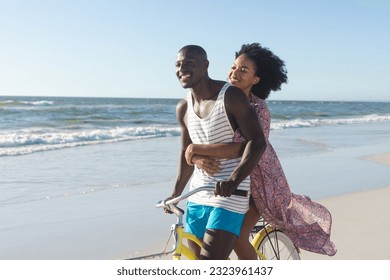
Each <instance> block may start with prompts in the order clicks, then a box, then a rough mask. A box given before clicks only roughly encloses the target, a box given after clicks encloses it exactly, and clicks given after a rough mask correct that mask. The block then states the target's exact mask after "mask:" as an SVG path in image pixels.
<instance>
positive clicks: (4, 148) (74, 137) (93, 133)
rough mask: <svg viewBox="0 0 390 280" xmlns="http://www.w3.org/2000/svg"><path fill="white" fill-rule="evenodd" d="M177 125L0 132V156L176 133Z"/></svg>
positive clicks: (166, 135) (174, 134) (177, 133)
mask: <svg viewBox="0 0 390 280" xmlns="http://www.w3.org/2000/svg"><path fill="white" fill-rule="evenodd" d="M179 135H180V129H179V128H178V127H158V126H148V127H125V128H122V127H117V128H112V129H94V130H83V131H58V130H51V131H49V130H45V131H43V130H41V129H24V130H19V131H14V132H8V133H7V132H0V156H15V155H26V154H31V153H34V152H42V151H50V150H58V149H64V148H72V147H77V146H86V145H95V144H103V143H114V142H122V141H131V140H139V139H148V138H158V137H171V136H179Z"/></svg>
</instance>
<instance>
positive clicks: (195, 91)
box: [191, 78, 220, 102]
mask: <svg viewBox="0 0 390 280" xmlns="http://www.w3.org/2000/svg"><path fill="white" fill-rule="evenodd" d="M219 90H220V85H219V83H218V82H216V81H214V80H212V79H210V78H208V79H207V80H206V81H205V82H203V83H201V84H199V85H197V86H196V87H194V88H192V89H191V92H192V96H193V98H194V99H195V100H196V101H198V102H201V101H203V100H215V99H216V96H217V95H218V93H219Z"/></svg>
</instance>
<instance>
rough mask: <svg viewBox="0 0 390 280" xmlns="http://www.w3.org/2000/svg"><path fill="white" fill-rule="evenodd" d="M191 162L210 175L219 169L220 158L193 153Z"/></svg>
mask: <svg viewBox="0 0 390 280" xmlns="http://www.w3.org/2000/svg"><path fill="white" fill-rule="evenodd" d="M192 164H195V165H196V166H197V167H198V168H200V169H202V170H203V171H204V172H206V173H207V174H208V175H211V176H212V175H214V174H215V173H218V172H220V171H221V168H220V160H219V159H217V158H212V157H207V156H200V155H196V154H195V155H193V156H192Z"/></svg>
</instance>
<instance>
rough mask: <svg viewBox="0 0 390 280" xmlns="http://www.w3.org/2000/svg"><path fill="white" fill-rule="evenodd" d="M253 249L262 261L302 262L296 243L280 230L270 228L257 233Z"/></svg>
mask: <svg viewBox="0 0 390 280" xmlns="http://www.w3.org/2000/svg"><path fill="white" fill-rule="evenodd" d="M257 235H258V236H257V238H256V237H255V238H254V240H255V243H254V244H253V247H254V248H255V249H256V250H257V251H258V253H259V258H260V259H266V260H300V259H301V257H300V256H299V251H298V249H297V247H295V245H294V243H292V241H291V240H290V238H288V236H287V235H285V234H284V233H283V232H282V231H280V230H273V229H270V228H267V229H263V230H261V231H260V232H258V233H257Z"/></svg>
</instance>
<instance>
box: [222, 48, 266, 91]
mask: <svg viewBox="0 0 390 280" xmlns="http://www.w3.org/2000/svg"><path fill="white" fill-rule="evenodd" d="M259 81H260V78H259V77H257V76H256V65H255V63H254V62H253V60H252V59H250V58H249V57H247V56H246V55H245V54H242V55H240V56H239V57H237V58H236V60H235V61H234V63H233V65H232V67H231V68H230V71H229V73H228V82H229V83H231V84H233V85H235V86H236V87H238V88H240V89H241V90H242V91H243V92H244V93H245V94H246V95H247V96H249V94H250V93H251V90H252V86H253V85H255V84H257V83H258V82H259Z"/></svg>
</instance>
